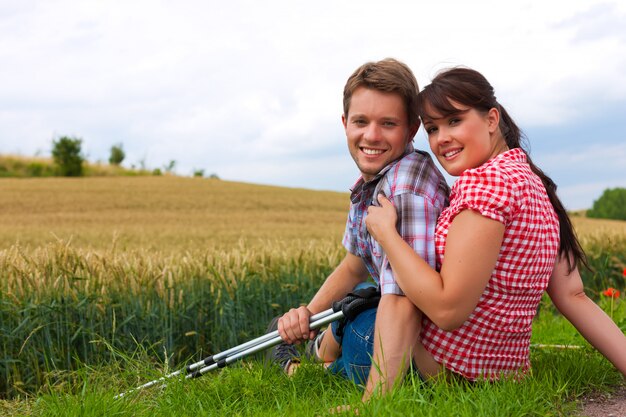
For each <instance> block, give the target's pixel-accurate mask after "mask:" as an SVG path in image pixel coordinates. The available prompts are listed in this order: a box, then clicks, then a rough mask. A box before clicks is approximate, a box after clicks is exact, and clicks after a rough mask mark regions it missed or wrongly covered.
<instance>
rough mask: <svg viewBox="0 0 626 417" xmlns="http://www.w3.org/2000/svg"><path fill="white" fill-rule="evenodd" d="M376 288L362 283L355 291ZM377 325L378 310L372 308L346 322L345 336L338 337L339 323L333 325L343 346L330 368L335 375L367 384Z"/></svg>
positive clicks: (334, 332) (336, 337) (337, 338)
mask: <svg viewBox="0 0 626 417" xmlns="http://www.w3.org/2000/svg"><path fill="white" fill-rule="evenodd" d="M370 286H371V287H375V285H374V284H371V283H366V282H364V283H361V284H358V285H357V286H356V287H354V289H355V290H357V289H361V288H366V287H370ZM375 323H376V308H370V309H369V310H365V311H363V312H362V313H360V314H359V315H358V316H357V317H356V318H355V319H354V320H349V321H347V322H346V324H345V327H344V329H343V335H342V336H338V335H337V328H338V327H339V322H337V321H335V322H333V323H332V324H331V327H330V328H331V330H332V333H333V336H334V337H335V340H336V341H337V343H339V344H340V345H341V354H340V356H339V357H338V358H337V359H336V360H335V361H334V362H333V363H332V364H331V365H330V366H329V367H328V370H329V371H331V372H332V373H334V374H338V375H341V376H343V377H344V378H347V379H350V380H352V381H353V382H354V383H356V384H365V383H366V382H367V377H368V376H369V373H370V368H371V366H372V355H373V352H374V324H375Z"/></svg>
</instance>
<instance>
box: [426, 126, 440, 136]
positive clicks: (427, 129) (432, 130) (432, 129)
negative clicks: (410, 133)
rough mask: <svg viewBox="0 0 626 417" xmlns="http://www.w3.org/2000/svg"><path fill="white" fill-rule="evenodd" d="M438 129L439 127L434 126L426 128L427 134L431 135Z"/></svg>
mask: <svg viewBox="0 0 626 417" xmlns="http://www.w3.org/2000/svg"><path fill="white" fill-rule="evenodd" d="M436 131H437V128H436V127H434V126H430V127H427V128H426V134H428V135H430V134H431V133H434V132H436Z"/></svg>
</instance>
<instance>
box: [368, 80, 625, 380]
mask: <svg viewBox="0 0 626 417" xmlns="http://www.w3.org/2000/svg"><path fill="white" fill-rule="evenodd" d="M419 108H420V112H421V114H420V116H421V118H422V121H423V123H424V128H425V130H426V132H427V135H428V140H429V144H430V147H431V149H432V151H433V153H434V154H435V156H436V157H437V159H438V160H439V162H440V164H441V165H442V167H443V168H444V169H445V170H446V171H447V172H448V173H449V174H451V175H454V176H459V179H458V180H457V181H456V182H455V184H454V186H453V188H452V193H451V196H450V206H449V207H448V208H447V209H446V210H445V211H444V212H443V213H442V215H441V216H440V218H439V220H438V224H437V229H436V235H435V240H436V248H437V264H438V265H437V266H438V268H437V269H433V268H432V267H430V266H429V265H428V264H427V263H425V262H424V261H423V260H422V259H421V258H420V257H419V256H418V255H416V254H415V252H414V251H413V250H411V248H410V247H409V246H408V245H407V244H406V243H405V242H404V241H403V240H402V239H401V238H400V237H399V235H398V233H397V231H396V226H395V225H396V212H395V209H394V207H393V206H392V204H391V203H390V202H389V201H388V200H386V199H385V197H384V196H378V202H379V204H380V206H378V207H376V206H371V207H370V209H369V211H368V215H367V218H366V223H367V227H368V230H369V232H370V233H371V234H372V235H373V236H374V238H375V239H376V240H377V241H378V242H379V243H380V244H381V246H382V247H383V250H384V251H385V253H386V254H387V257H388V259H389V262H390V264H391V267H392V269H393V270H394V275H395V279H396V280H397V283H398V284H399V285H400V287H401V288H402V290H403V291H404V294H405V295H406V297H407V298H408V299H410V300H411V301H412V302H413V304H414V305H415V306H416V307H417V309H419V311H418V314H421V315H422V320H421V324H422V328H421V329H420V332H419V338H418V341H417V343H416V345H415V348H414V351H413V352H412V356H413V359H414V362H415V364H416V366H417V367H418V369H419V371H420V373H421V374H422V375H424V376H430V377H432V376H435V375H438V374H441V373H442V371H443V370H446V373H449V372H451V373H452V374H456V375H460V376H462V377H464V378H466V379H468V380H477V379H488V380H496V379H499V378H500V377H501V376H503V375H513V376H515V375H517V376H520V375H523V374H524V373H526V372H527V371H528V370H529V369H530V361H529V347H530V335H531V326H532V319H533V317H534V316H535V314H536V311H537V307H538V304H539V302H540V300H541V297H542V295H543V293H544V291H546V290H547V291H548V294H549V295H550V296H551V297H552V299H553V300H554V302H555V305H556V306H557V308H558V309H559V310H560V311H561V312H562V313H563V314H564V315H565V316H566V317H567V318H568V319H569V320H570V321H571V322H572V323H573V324H574V325H575V326H576V327H577V328H578V329H579V331H581V333H582V334H583V336H584V337H586V338H587V340H589V341H590V343H591V344H592V345H594V346H595V347H596V348H598V349H599V350H600V352H601V353H603V354H604V355H605V356H606V357H607V358H608V359H609V360H610V361H612V363H613V364H614V365H615V366H616V367H617V368H618V369H619V370H620V371H621V372H622V373H624V374H625V375H626V337H625V336H624V335H623V333H622V332H621V330H620V329H619V328H618V327H617V326H616V325H615V324H614V323H613V322H612V321H611V319H610V318H608V316H607V315H606V314H604V312H602V310H600V309H599V308H598V307H597V306H596V305H595V304H594V303H593V302H592V301H591V300H589V299H588V298H587V297H586V296H585V295H584V292H583V289H582V282H581V280H580V275H579V274H578V271H577V269H576V265H577V264H578V263H581V262H582V263H583V264H586V259H585V256H584V253H583V251H582V249H581V247H580V244H579V242H578V240H577V239H576V236H575V234H574V231H573V228H572V225H571V223H570V221H569V219H568V217H567V213H566V211H565V209H564V208H563V206H562V204H561V202H560V201H559V199H558V197H557V195H556V186H555V185H554V183H553V182H552V180H550V178H548V177H547V176H546V175H545V174H544V173H543V172H542V171H541V170H540V169H539V168H537V167H536V166H535V165H534V164H533V163H532V161H531V160H530V158H529V157H528V155H527V153H526V152H525V151H524V150H523V149H522V148H521V143H520V142H521V140H522V134H521V132H520V129H519V128H518V127H517V125H516V124H515V123H514V122H513V120H512V119H511V117H510V116H509V115H508V113H507V112H506V110H505V109H504V108H503V107H502V106H501V105H500V104H499V103H498V102H497V100H496V97H495V95H494V91H493V88H492V86H491V85H490V84H489V82H488V81H487V80H486V79H485V77H483V76H482V75H481V74H480V73H478V72H477V71H474V70H471V69H467V68H453V69H449V70H447V71H445V72H442V73H440V74H439V75H437V77H435V79H434V80H433V81H432V83H431V84H430V85H429V86H427V87H426V88H425V89H424V90H423V91H422V92H421V93H420V103H419ZM553 271H554V272H553ZM383 379H384V378H383ZM388 386H391V384H383V387H384V389H387V388H386V387H388ZM368 388H369V389H372V387H368Z"/></svg>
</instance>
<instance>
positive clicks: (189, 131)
mask: <svg viewBox="0 0 626 417" xmlns="http://www.w3.org/2000/svg"><path fill="white" fill-rule="evenodd" d="M625 22H626V2H623V1H619V0H609V1H594V0H551V1H537V0H519V1H515V2H506V1H487V0H476V1H472V2H468V1H452V0H438V1H431V2H423V1H420V2H418V1H398V0H385V1H381V0H379V1H370V0H359V1H341V0H334V1H330V0H316V1H306V2H304V1H296V0H286V1H282V0H266V1H263V2H260V1H243V0H229V1H219V2H218V1H215V0H198V1H196V0H178V1H176V2H174V1H169V2H168V1H158V0H147V1H134V0H123V1H117V0H107V1H105V0H99V1H96V0H80V1H79V0H74V1H70V0H58V1H57V0H45V1H43V0H42V1H29V0H24V1H19V2H17V1H13V0H0V62H1V63H2V64H1V65H0V153H2V154H19V155H23V156H35V155H37V156H49V155H50V151H51V148H52V142H53V140H55V139H58V138H59V137H61V136H73V137H78V138H81V139H82V140H83V144H82V148H83V152H84V154H85V156H86V157H87V159H88V160H90V161H93V162H96V161H105V162H106V161H107V160H108V157H109V153H110V148H111V146H113V145H117V144H122V146H123V149H124V151H125V153H126V159H125V161H124V163H123V165H125V166H127V167H131V166H135V167H139V166H145V167H148V168H161V169H163V168H164V167H165V166H167V165H168V164H169V163H170V161H175V172H176V173H177V174H179V175H191V174H192V172H193V171H194V170H204V172H205V174H206V175H210V174H217V175H218V176H219V177H220V178H222V179H224V180H233V181H243V182H250V183H259V184H271V185H279V186H287V187H301V188H309V189H316V190H334V191H346V192H347V191H348V190H349V188H350V187H351V186H352V184H353V183H354V181H355V180H356V178H357V177H358V171H357V169H356V166H355V165H354V163H353V162H352V159H351V158H350V155H349V153H348V150H347V147H346V142H345V134H344V131H343V126H342V125H341V113H342V104H341V103H342V91H343V86H344V84H345V81H346V79H347V78H348V76H349V75H350V74H351V73H352V71H353V70H354V69H356V68H357V67H358V66H359V65H361V64H362V63H364V62H367V61H372V60H379V59H383V58H386V57H393V58H396V59H399V60H401V61H403V62H405V63H406V64H408V65H409V66H410V67H411V68H412V70H413V72H414V73H415V76H416V77H417V80H418V82H419V84H420V86H425V85H427V84H428V83H429V80H430V79H432V78H433V77H434V76H435V75H436V74H437V72H438V71H440V70H441V69H444V68H447V67H451V66H456V65H464V66H469V67H471V68H474V69H477V70H478V71H480V72H482V73H483V74H484V75H485V76H486V77H487V78H488V79H489V81H490V82H491V83H492V85H493V86H494V88H495V91H496V95H497V97H498V100H499V102H500V103H501V104H502V105H503V106H504V107H505V108H506V109H507V110H508V112H509V113H510V114H511V115H512V117H513V118H514V119H515V120H516V122H517V123H518V124H519V125H520V127H521V128H522V129H523V130H524V132H525V133H526V135H527V136H528V139H529V144H530V154H531V156H532V158H533V160H534V161H535V162H536V163H537V164H538V165H539V166H540V167H541V168H542V169H543V170H544V171H545V172H546V173H547V174H548V175H550V176H551V177H552V178H553V180H554V181H555V182H556V183H557V184H558V186H559V189H558V193H559V196H560V197H561V199H562V200H563V202H564V204H565V206H566V207H567V208H568V209H570V210H576V209H584V208H589V207H591V206H592V204H593V201H594V200H596V199H598V198H599V197H600V195H601V194H602V192H603V190H605V189H606V188H615V187H626V24H625ZM415 146H416V147H418V148H420V149H426V148H428V144H427V141H426V136H425V133H424V132H423V130H420V132H418V134H417V135H416V138H415ZM447 178H448V181H449V182H450V183H452V182H453V181H454V178H452V177H447Z"/></svg>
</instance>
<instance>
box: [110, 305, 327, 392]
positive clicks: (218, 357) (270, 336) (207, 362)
mask: <svg viewBox="0 0 626 417" xmlns="http://www.w3.org/2000/svg"><path fill="white" fill-rule="evenodd" d="M333 313H334V311H333V309H332V308H329V309H328V310H325V311H322V312H321V313H318V314H315V315H313V316H311V321H312V322H313V321H319V320H322V319H324V318H326V317H328V316H330V315H331V314H333ZM334 320H336V319H334ZM320 326H321V324H320ZM277 336H278V337H279V338H280V336H279V335H278V330H274V331H273V332H270V333H267V334H265V335H263V336H260V337H257V338H256V339H252V340H250V341H248V342H245V343H242V344H240V345H237V346H235V347H233V348H230V349H228V350H225V351H223V352H220V353H216V354H215V355H211V356H208V357H206V358H204V359H202V360H201V361H199V362H196V363H194V364H191V365H189V366H187V367H185V368H183V369H180V370H178V371H176V372H172V373H169V374H167V375H165V376H162V377H161V378H158V379H155V380H153V381H150V382H146V383H145V384H143V385H140V386H138V387H137V388H134V389H131V390H129V391H126V392H123V393H121V394H118V395H116V396H115V398H116V399H117V398H122V397H123V396H124V395H126V394H130V393H131V392H135V391H138V390H142V389H144V388H149V387H151V386H153V385H156V384H158V383H161V382H163V381H165V380H166V379H170V378H174V377H177V376H178V375H181V374H183V375H187V374H191V373H193V372H195V371H197V370H198V369H200V368H204V367H207V366H211V365H213V364H218V363H223V361H224V360H225V359H224V358H227V357H228V356H229V355H233V354H236V353H238V352H241V351H246V350H248V349H250V348H251V347H254V346H257V345H260V344H262V343H266V342H267V341H268V340H274V339H275V338H276V337H277ZM276 344H278V343H276ZM271 346H274V345H271ZM221 367H223V366H221ZM205 372H206V371H205Z"/></svg>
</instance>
